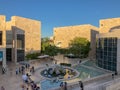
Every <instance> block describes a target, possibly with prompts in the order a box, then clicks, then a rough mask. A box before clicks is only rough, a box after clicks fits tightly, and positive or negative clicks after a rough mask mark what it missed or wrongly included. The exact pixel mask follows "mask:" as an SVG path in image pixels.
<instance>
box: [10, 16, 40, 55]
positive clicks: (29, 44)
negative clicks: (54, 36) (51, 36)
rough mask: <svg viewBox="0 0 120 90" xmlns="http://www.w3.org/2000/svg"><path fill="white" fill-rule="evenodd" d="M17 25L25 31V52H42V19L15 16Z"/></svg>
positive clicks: (14, 20) (13, 20)
mask: <svg viewBox="0 0 120 90" xmlns="http://www.w3.org/2000/svg"><path fill="white" fill-rule="evenodd" d="M11 21H12V22H15V27H17V28H19V29H21V30H23V31H25V52H26V53H29V52H31V53H32V52H40V50H41V23H40V21H36V20H32V19H27V18H23V17H18V16H13V17H12V19H11Z"/></svg>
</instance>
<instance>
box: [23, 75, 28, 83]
mask: <svg viewBox="0 0 120 90" xmlns="http://www.w3.org/2000/svg"><path fill="white" fill-rule="evenodd" d="M22 79H23V81H24V82H25V83H28V76H27V75H26V74H23V75H22Z"/></svg>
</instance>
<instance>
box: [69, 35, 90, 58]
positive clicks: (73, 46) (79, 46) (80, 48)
mask: <svg viewBox="0 0 120 90" xmlns="http://www.w3.org/2000/svg"><path fill="white" fill-rule="evenodd" d="M89 50H90V42H89V41H88V40H87V39H86V38H81V37H75V38H74V39H73V40H71V41H70V44H69V51H70V53H72V54H74V55H76V56H78V57H80V58H85V57H87V56H88V53H89Z"/></svg>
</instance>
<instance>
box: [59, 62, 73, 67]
mask: <svg viewBox="0 0 120 90" xmlns="http://www.w3.org/2000/svg"><path fill="white" fill-rule="evenodd" d="M60 65H63V66H68V67H71V64H69V63H60Z"/></svg>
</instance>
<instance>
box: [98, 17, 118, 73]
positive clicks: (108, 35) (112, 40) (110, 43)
mask: <svg viewBox="0 0 120 90" xmlns="http://www.w3.org/2000/svg"><path fill="white" fill-rule="evenodd" d="M100 24H102V26H100V29H101V31H105V33H101V34H97V36H96V38H97V53H96V55H97V56H96V60H97V64H98V66H99V67H101V68H104V69H108V70H111V71H114V72H116V73H118V74H120V18H111V19H105V20H102V21H101V23H100Z"/></svg>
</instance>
